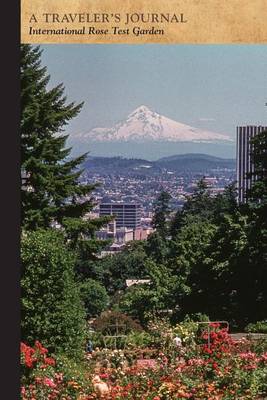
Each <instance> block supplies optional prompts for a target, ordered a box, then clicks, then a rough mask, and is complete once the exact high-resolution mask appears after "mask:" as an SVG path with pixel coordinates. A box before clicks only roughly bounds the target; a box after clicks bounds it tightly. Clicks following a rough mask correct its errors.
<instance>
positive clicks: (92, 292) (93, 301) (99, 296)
mask: <svg viewBox="0 0 267 400" xmlns="http://www.w3.org/2000/svg"><path fill="white" fill-rule="evenodd" d="M80 291H81V299H82V301H83V303H84V306H85V310H86V314H87V318H90V317H95V316H97V315H99V314H100V313H101V312H102V311H104V310H105V309H106V308H107V306H108V302H109V297H108V294H107V292H106V289H105V287H104V286H102V285H101V283H99V282H97V281H95V280H93V279H87V280H86V281H84V282H82V283H81V284H80Z"/></svg>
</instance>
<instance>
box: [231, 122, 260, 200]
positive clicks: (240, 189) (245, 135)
mask: <svg viewBox="0 0 267 400" xmlns="http://www.w3.org/2000/svg"><path fill="white" fill-rule="evenodd" d="M265 130H267V127H266V126H254V125H251V126H238V127H237V141H236V181H237V196H238V202H239V203H245V202H246V194H247V191H248V190H249V189H250V188H251V186H252V184H253V182H254V181H255V179H256V177H255V176H252V177H249V176H248V174H250V173H251V172H254V165H253V161H252V157H251V153H252V151H253V145H252V144H251V142H250V141H251V139H252V138H253V137H254V136H256V135H258V134H259V133H260V132H263V131H265Z"/></svg>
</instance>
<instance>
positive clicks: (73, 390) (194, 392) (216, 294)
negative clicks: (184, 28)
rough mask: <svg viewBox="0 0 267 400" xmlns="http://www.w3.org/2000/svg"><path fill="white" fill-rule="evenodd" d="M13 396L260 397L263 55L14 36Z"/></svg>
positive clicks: (263, 361) (266, 307) (248, 50)
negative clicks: (16, 268)
mask: <svg viewBox="0 0 267 400" xmlns="http://www.w3.org/2000/svg"><path fill="white" fill-rule="evenodd" d="M20 85H21V87H20V107H21V114H20V139H21V149H20V151H21V264H22V271H21V344H20V349H21V388H20V390H21V399H22V400H56V399H61V400H72V399H73V400H76V399H77V400H92V399H107V400H109V399H110V400H111V399H113V400H138V399H140V400H172V399H176V400H182V399H191V400H201V399H203V400H264V399H267V378H266V377H267V45H266V44H259V43H258V44H257V43H255V44H245V43H240V44H239V43H238V44H227V43H222V44H179V43H169V44H161V43H145V44H142V43H140V44H128V43H110V44H95V43H92V44H88V43H72V44H70V43H61V42H59V43H50V44H47V43H39V44H38V43H21V45H20Z"/></svg>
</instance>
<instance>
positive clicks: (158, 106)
mask: <svg viewBox="0 0 267 400" xmlns="http://www.w3.org/2000/svg"><path fill="white" fill-rule="evenodd" d="M41 48H42V49H43V55H42V62H43V64H44V65H46V66H47V67H48V72H49V73H50V75H51V85H55V84H57V83H60V82H63V83H64V86H65V88H66V95H67V97H68V100H69V101H73V100H74V101H76V102H80V101H84V102H85V104H84V107H83V110H82V112H81V113H80V114H79V116H78V117H76V118H75V120H73V121H72V122H71V123H70V125H69V127H68V128H67V133H72V134H75V132H86V131H89V130H90V129H91V128H93V127H99V126H101V127H106V126H111V125H113V124H114V123H116V122H118V121H119V120H121V119H124V118H125V117H126V116H127V115H128V114H129V113H130V112H132V111H133V110H134V109H135V108H137V107H138V106H140V105H142V104H145V105H147V106H148V107H149V108H151V109H152V110H154V111H156V112H158V113H160V114H163V115H165V116H167V117H169V118H172V119H174V120H176V121H179V122H182V123H186V124H189V125H192V126H195V127H199V128H205V129H208V130H211V131H214V132H218V133H226V134H228V135H229V136H231V137H235V128H236V125H244V124H266V123H267V107H265V103H266V102H267V46H266V45H158V44H145V45H126V44H124V45H120V44H116V45H110V44H109V45H103V44H101V45H91V44H90V45H82V44H81V45H80V44H75V45H70V44H62V45H61V44H56V45H42V46H41Z"/></svg>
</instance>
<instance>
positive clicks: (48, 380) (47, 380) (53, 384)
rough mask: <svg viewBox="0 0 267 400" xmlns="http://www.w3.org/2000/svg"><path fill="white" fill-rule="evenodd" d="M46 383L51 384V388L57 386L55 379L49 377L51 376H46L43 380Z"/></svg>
mask: <svg viewBox="0 0 267 400" xmlns="http://www.w3.org/2000/svg"><path fill="white" fill-rule="evenodd" d="M43 382H44V384H45V385H46V386H49V387H51V388H55V387H56V386H57V385H56V384H55V383H54V381H53V379H49V378H44V380H43Z"/></svg>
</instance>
